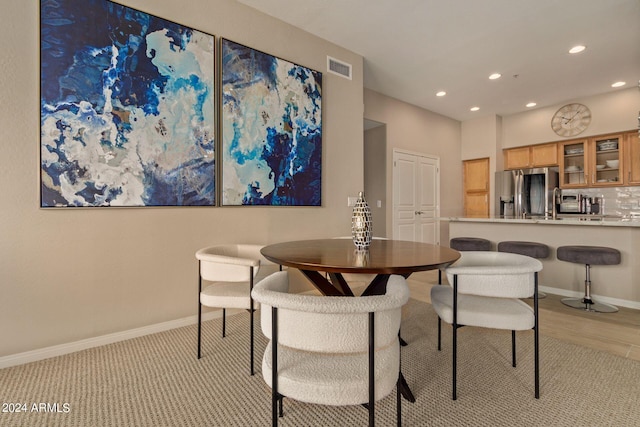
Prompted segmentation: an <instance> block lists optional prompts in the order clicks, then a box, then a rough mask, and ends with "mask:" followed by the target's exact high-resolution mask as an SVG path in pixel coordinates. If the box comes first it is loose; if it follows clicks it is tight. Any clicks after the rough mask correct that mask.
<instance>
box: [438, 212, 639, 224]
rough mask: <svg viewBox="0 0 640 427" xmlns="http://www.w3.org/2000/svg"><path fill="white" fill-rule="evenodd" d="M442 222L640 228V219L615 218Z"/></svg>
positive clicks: (461, 220) (561, 217)
mask: <svg viewBox="0 0 640 427" xmlns="http://www.w3.org/2000/svg"><path fill="white" fill-rule="evenodd" d="M438 219H439V220H441V221H450V222H485V223H487V222H490V223H497V224H500V223H502V224H544V225H584V226H591V227H593V226H595V227H640V219H635V218H634V219H629V218H621V217H614V216H606V217H601V216H591V215H562V216H560V217H558V218H557V219H551V218H549V219H545V218H501V217H489V218H475V217H441V218H438Z"/></svg>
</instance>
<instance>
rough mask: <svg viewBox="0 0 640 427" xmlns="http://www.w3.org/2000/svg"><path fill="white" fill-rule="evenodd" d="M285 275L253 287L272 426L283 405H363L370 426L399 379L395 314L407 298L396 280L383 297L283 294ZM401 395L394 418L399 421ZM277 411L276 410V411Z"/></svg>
mask: <svg viewBox="0 0 640 427" xmlns="http://www.w3.org/2000/svg"><path fill="white" fill-rule="evenodd" d="M288 288H289V283H288V275H287V272H277V273H274V274H272V275H270V276H269V277H267V278H265V279H264V280H262V281H261V282H260V283H259V284H257V285H256V286H255V287H254V289H253V292H252V295H253V298H254V299H255V300H256V301H258V302H260V304H261V326H262V332H263V333H264V334H265V335H266V337H267V338H268V339H269V340H270V342H269V344H268V345H267V348H266V350H265V353H264V357H263V359H262V376H263V378H264V380H265V382H266V383H267V384H268V385H269V386H270V387H271V389H272V423H273V425H274V426H275V425H277V424H278V412H280V416H282V398H283V397H288V398H292V399H295V400H298V401H302V402H307V403H315V404H322V405H335V406H343V405H361V404H366V405H367V407H368V410H369V425H373V421H374V414H375V402H376V401H378V400H380V399H382V398H384V397H385V396H387V395H388V394H389V393H391V391H392V390H393V387H394V385H396V386H397V384H398V381H399V377H400V347H399V342H398V332H399V330H400V310H401V307H402V306H403V305H404V304H405V303H406V302H407V301H408V299H409V289H408V287H407V283H406V281H405V279H404V278H403V277H401V276H391V277H390V278H389V281H388V283H387V290H386V293H385V294H384V295H375V296H366V297H331V296H315V295H301V294H289V293H287V291H288ZM400 402H401V398H400V391H399V390H398V395H397V411H398V412H397V419H398V425H400V422H401V403H400ZM278 404H279V405H280V407H279V409H280V411H278Z"/></svg>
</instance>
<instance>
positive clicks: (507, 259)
mask: <svg viewBox="0 0 640 427" xmlns="http://www.w3.org/2000/svg"><path fill="white" fill-rule="evenodd" d="M541 270H542V263H541V262H540V261H538V260H537V259H534V258H531V257H528V256H524V255H519V254H513V253H506V252H485V251H465V252H461V257H460V259H459V260H458V261H456V262H455V263H454V264H453V265H451V266H450V267H448V268H446V269H445V272H446V274H447V279H448V281H449V284H450V286H447V285H436V286H433V287H432V288H431V304H432V305H433V308H434V309H435V311H436V313H437V314H438V350H440V349H441V322H440V321H441V320H443V321H445V322H446V323H449V324H451V325H452V331H453V351H452V353H453V354H452V357H453V362H452V369H453V371H452V382H453V392H452V398H453V400H456V398H457V392H456V373H457V336H458V335H457V331H458V328H460V327H462V326H477V327H482V328H493V329H505V330H510V331H511V350H512V366H513V367H515V366H516V331H524V330H529V329H533V336H534V383H535V386H534V387H535V393H534V395H535V397H536V399H537V398H539V397H540V378H539V377H540V369H539V337H538V272H539V271H541ZM529 297H533V308H532V307H531V306H529V304H527V303H525V302H524V301H521V300H520V298H529Z"/></svg>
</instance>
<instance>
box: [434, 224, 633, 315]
mask: <svg viewBox="0 0 640 427" xmlns="http://www.w3.org/2000/svg"><path fill="white" fill-rule="evenodd" d="M440 220H441V221H446V222H448V223H449V238H454V237H481V238H485V239H488V240H490V241H491V242H492V248H493V250H496V246H497V244H498V243H499V242H501V241H504V240H519V241H530V242H540V243H545V244H547V245H548V246H549V248H550V251H551V255H550V256H549V258H548V259H545V260H540V261H542V264H543V270H542V272H541V273H540V290H541V291H543V292H547V293H551V294H557V295H562V296H569V297H580V296H583V295H584V280H585V268H584V266H582V265H579V264H573V263H569V262H564V261H559V260H558V259H557V258H556V249H557V248H558V247H559V246H565V245H589V246H607V247H610V248H614V249H618V250H619V251H620V253H621V255H622V261H621V263H620V264H619V265H594V266H593V267H592V268H591V283H592V288H591V293H592V295H593V297H594V299H596V300H600V301H602V302H606V303H609V304H613V305H616V306H620V307H629V308H635V309H640V221H638V220H628V219H622V218H615V217H604V218H600V217H593V216H584V217H582V216H563V217H561V218H559V219H555V220H554V219H544V218H532V219H522V218H495V217H494V218H464V217H450V218H440ZM612 315H615V314H612Z"/></svg>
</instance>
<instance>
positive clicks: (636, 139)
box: [625, 130, 640, 185]
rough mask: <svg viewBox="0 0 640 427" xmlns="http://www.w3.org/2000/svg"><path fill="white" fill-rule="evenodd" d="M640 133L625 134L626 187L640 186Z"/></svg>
mask: <svg viewBox="0 0 640 427" xmlns="http://www.w3.org/2000/svg"><path fill="white" fill-rule="evenodd" d="M639 132H640V131H635V130H634V131H631V132H628V133H627V134H625V153H626V155H625V163H626V164H625V170H626V171H627V176H626V178H627V179H626V182H625V184H627V185H640V134H639Z"/></svg>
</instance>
